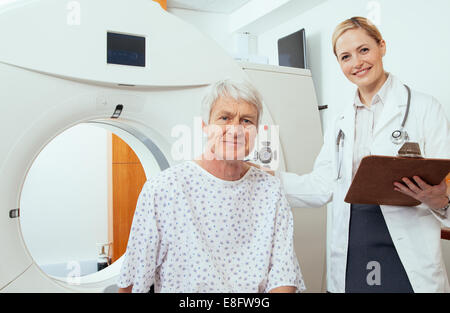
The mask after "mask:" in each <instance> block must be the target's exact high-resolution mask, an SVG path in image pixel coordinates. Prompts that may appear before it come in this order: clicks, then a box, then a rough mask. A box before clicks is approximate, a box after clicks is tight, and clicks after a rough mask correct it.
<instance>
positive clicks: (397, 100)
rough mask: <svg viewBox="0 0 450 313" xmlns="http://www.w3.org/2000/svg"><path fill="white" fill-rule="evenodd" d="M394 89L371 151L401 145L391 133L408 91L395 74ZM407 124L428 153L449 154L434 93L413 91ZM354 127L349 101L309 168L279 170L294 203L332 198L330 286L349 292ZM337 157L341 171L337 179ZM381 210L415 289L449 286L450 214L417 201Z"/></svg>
mask: <svg viewBox="0 0 450 313" xmlns="http://www.w3.org/2000/svg"><path fill="white" fill-rule="evenodd" d="M390 93H391V94H389V95H388V97H387V102H386V103H385V106H384V109H383V112H382V114H381V117H380V119H379V121H378V123H377V125H376V128H375V129H374V133H373V136H374V141H373V145H372V147H371V155H387V156H396V155H397V152H398V150H399V148H400V146H399V145H395V144H393V143H392V141H391V140H390V138H391V134H392V132H393V131H394V130H397V129H399V128H400V125H401V123H402V120H403V117H404V113H405V110H406V103H407V98H408V96H407V91H406V88H405V87H404V85H403V83H401V82H400V81H399V80H398V79H397V78H395V77H394V76H393V88H392V89H391V91H390ZM330 126H331V125H330ZM339 130H342V131H343V132H344V134H345V139H344V141H343V147H341V149H342V150H341V151H342V152H341V153H340V154H341V156H339V153H338V149H337V145H336V142H337V136H338V133H339ZM405 130H406V131H407V132H408V135H409V137H410V141H412V142H418V143H419V146H420V149H421V151H422V155H423V156H424V157H425V158H450V124H449V122H448V120H447V119H446V117H445V112H444V110H443V108H442V106H441V105H440V104H439V103H438V102H437V101H436V99H434V98H433V97H431V96H428V95H425V94H422V93H419V92H416V91H414V90H413V91H412V96H411V106H410V112H409V116H408V119H407V122H406V125H405ZM354 133H355V108H354V106H353V105H352V103H349V104H348V105H347V107H346V109H345V110H344V112H343V113H342V114H340V115H339V116H338V117H337V118H336V120H335V121H334V123H333V125H332V126H331V127H329V128H328V131H327V132H326V134H325V139H324V141H325V142H324V145H323V147H322V150H321V151H320V154H319V156H318V157H317V159H316V161H315V164H314V169H313V171H312V172H311V173H309V174H306V175H301V176H299V175H296V174H293V173H278V176H279V177H280V179H281V181H282V184H283V186H284V190H285V192H286V196H287V199H288V201H289V202H290V204H291V206H292V207H294V208H301V207H321V206H323V205H325V204H326V203H328V202H329V201H331V200H332V201H333V205H332V210H331V211H332V217H331V223H332V227H331V234H329V236H328V238H329V240H330V253H329V262H330V272H329V273H328V291H330V292H345V274H346V266H347V264H346V263H347V247H348V233H349V223H350V204H349V203H346V202H344V198H345V195H346V194H347V191H348V189H349V187H350V184H351V180H352V160H353V144H354ZM339 157H341V158H342V165H341V166H342V167H341V171H342V172H341V178H339V179H338V178H337V177H338V173H337V172H338V164H339V161H338V159H339ZM392 188H394V187H393V186H392ZM381 211H382V213H383V216H384V219H385V221H386V224H387V227H388V229H389V233H390V235H391V237H392V241H393V243H394V245H395V248H396V249H397V252H398V255H399V257H400V260H401V261H402V263H403V266H404V268H405V270H406V273H407V275H408V278H409V281H410V283H411V285H412V287H413V289H414V291H415V292H450V286H449V282H448V278H447V274H446V270H445V265H444V262H443V258H442V252H441V242H440V237H441V223H442V224H444V225H445V226H447V227H450V220H449V218H448V215H450V214H447V216H445V217H441V216H439V215H438V214H436V213H434V212H433V211H432V210H431V209H429V208H428V207H427V206H426V205H424V204H421V205H419V206H417V207H399V206H387V205H381ZM382 270H383V269H382V268H381V271H382Z"/></svg>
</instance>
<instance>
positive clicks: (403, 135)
mask: <svg viewBox="0 0 450 313" xmlns="http://www.w3.org/2000/svg"><path fill="white" fill-rule="evenodd" d="M391 140H392V143H393V144H396V145H401V144H403V143H405V142H406V141H408V140H409V136H408V133H407V132H406V131H405V130H403V129H401V130H394V131H393V132H392V135H391Z"/></svg>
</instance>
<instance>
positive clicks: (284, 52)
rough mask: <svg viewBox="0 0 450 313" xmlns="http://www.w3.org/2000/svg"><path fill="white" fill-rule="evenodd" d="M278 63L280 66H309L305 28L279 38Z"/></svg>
mask: <svg viewBox="0 0 450 313" xmlns="http://www.w3.org/2000/svg"><path fill="white" fill-rule="evenodd" d="M278 64H279V65H280V66H289V67H297V68H308V63H307V59H306V35H305V29H301V30H299V31H298V32H295V33H293V34H290V35H288V36H286V37H283V38H280V39H278Z"/></svg>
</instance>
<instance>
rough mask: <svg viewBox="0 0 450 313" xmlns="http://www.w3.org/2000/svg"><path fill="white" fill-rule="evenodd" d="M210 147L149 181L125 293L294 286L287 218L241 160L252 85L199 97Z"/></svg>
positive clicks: (298, 282) (253, 117) (269, 184)
mask: <svg viewBox="0 0 450 313" xmlns="http://www.w3.org/2000/svg"><path fill="white" fill-rule="evenodd" d="M203 104H204V110H205V112H206V116H207V118H204V120H205V121H204V122H207V124H205V123H203V130H204V132H205V133H207V137H208V144H207V148H206V149H205V152H204V153H203V154H202V156H201V157H199V158H198V160H196V161H186V162H183V163H181V164H178V165H176V166H173V167H171V168H169V169H167V170H165V171H163V172H161V173H160V174H159V175H157V176H156V177H154V178H153V179H152V180H149V181H147V182H146V183H145V185H144V187H143V188H142V191H141V194H140V196H139V200H138V204H137V207H136V211H135V215H134V219H133V225H132V228H131V233H130V237H129V241H128V246H127V251H126V253H125V257H124V262H123V265H122V269H121V273H120V277H119V280H118V286H119V287H120V288H121V289H120V291H121V292H130V291H133V292H148V291H149V289H150V287H151V285H153V284H154V289H155V292H190V293H194V292H245V293H246V292H296V291H297V292H300V291H302V290H304V288H305V287H304V284H303V279H302V275H301V272H300V267H299V264H298V261H297V257H296V255H295V251H294V247H293V218H292V212H291V210H290V207H289V205H288V203H287V201H286V199H285V197H284V195H283V193H282V191H281V189H280V182H279V181H278V179H277V178H275V177H273V176H271V175H269V174H267V173H266V172H264V171H262V170H260V169H258V168H256V167H253V166H249V165H248V164H247V163H245V162H244V161H243V159H244V157H245V156H247V155H248V154H249V152H250V151H251V149H252V146H253V144H254V141H255V134H256V129H257V126H258V123H259V120H260V116H261V114H262V104H261V98H260V95H259V94H258V92H257V91H256V90H255V89H254V88H253V87H252V86H251V85H249V84H248V83H241V82H234V81H230V80H224V81H220V82H217V83H216V84H213V85H212V86H211V87H210V90H209V92H208V94H207V95H206V97H205V98H204V101H203Z"/></svg>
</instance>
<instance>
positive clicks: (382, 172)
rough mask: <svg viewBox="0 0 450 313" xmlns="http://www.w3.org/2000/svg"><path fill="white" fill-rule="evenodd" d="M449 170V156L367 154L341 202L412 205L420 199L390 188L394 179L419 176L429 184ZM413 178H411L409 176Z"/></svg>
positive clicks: (433, 183) (399, 179)
mask: <svg viewBox="0 0 450 313" xmlns="http://www.w3.org/2000/svg"><path fill="white" fill-rule="evenodd" d="M449 172H450V159H423V158H407V157H389V156H376V155H373V156H367V157H365V158H363V159H362V161H361V164H360V165H359V168H358V171H357V172H356V174H355V178H354V179H353V181H352V184H351V186H350V188H349V190H348V192H347V195H346V197H345V200H344V201H345V202H347V203H352V204H378V205H380V204H384V205H397V206H416V205H419V204H420V202H419V201H417V200H416V199H413V198H411V197H409V196H407V195H404V194H402V193H400V192H398V191H395V190H394V182H401V181H402V178H403V177H408V178H410V179H411V180H412V177H413V176H419V177H420V178H422V179H423V180H424V181H425V182H427V183H428V184H430V185H438V184H439V183H440V182H441V181H442V180H443V179H444V178H445V177H446V176H447V174H448V173H449ZM412 181H414V180H412Z"/></svg>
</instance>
